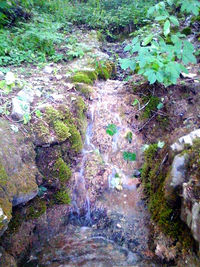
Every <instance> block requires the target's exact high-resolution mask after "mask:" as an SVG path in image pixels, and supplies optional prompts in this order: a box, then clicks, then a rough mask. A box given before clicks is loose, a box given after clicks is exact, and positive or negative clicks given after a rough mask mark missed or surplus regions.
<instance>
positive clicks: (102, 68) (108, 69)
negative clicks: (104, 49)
mask: <svg viewBox="0 0 200 267" xmlns="http://www.w3.org/2000/svg"><path fill="white" fill-rule="evenodd" d="M96 72H97V74H98V77H99V79H103V80H107V79H109V78H110V77H111V75H112V74H115V72H116V70H115V65H114V64H113V63H112V62H109V61H100V62H98V63H97V66H96Z"/></svg>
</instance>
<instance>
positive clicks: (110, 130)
mask: <svg viewBox="0 0 200 267" xmlns="http://www.w3.org/2000/svg"><path fill="white" fill-rule="evenodd" d="M106 133H107V134H109V135H110V136H113V135H114V134H116V133H117V126H116V125H115V124H109V125H108V126H107V127H106Z"/></svg>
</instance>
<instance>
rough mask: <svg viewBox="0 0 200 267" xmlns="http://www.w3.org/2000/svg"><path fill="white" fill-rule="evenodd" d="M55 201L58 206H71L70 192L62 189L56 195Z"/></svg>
mask: <svg viewBox="0 0 200 267" xmlns="http://www.w3.org/2000/svg"><path fill="white" fill-rule="evenodd" d="M54 199H55V202H56V203H57V204H70V203H71V199H70V196H69V192H68V191H67V190H66V189H61V190H59V191H57V192H56V193H55V195H54Z"/></svg>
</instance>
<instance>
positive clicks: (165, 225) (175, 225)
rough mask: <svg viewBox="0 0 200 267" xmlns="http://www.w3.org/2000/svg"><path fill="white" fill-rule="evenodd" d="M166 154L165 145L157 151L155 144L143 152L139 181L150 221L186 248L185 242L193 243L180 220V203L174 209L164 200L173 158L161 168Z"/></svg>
mask: <svg viewBox="0 0 200 267" xmlns="http://www.w3.org/2000/svg"><path fill="white" fill-rule="evenodd" d="M168 154H169V148H168V146H167V145H165V147H164V148H162V149H159V148H158V146H157V144H151V145H150V146H149V148H148V149H147V150H145V152H144V157H145V162H144V165H143V167H142V176H141V179H142V182H143V185H144V191H145V194H146V195H147V197H148V208H149V210H150V213H151V217H152V219H153V220H154V221H155V222H156V223H157V224H158V225H159V227H160V229H161V230H162V231H163V232H164V233H165V234H167V235H169V236H170V237H172V238H174V239H175V240H178V241H179V242H181V243H182V245H184V246H186V243H187V242H186V240H190V242H191V244H192V242H193V241H192V237H191V234H190V232H189V230H188V228H187V227H186V226H185V224H184V223H183V222H182V221H181V219H180V209H181V207H180V202H176V207H175V208H174V207H173V206H172V205H171V203H169V202H168V201H167V200H166V198H165V190H164V188H165V181H166V179H167V176H168V173H169V171H170V166H171V164H172V161H173V157H171V156H169V158H168V161H167V164H166V163H165V165H164V166H163V158H165V156H166V155H168ZM175 201H177V200H175ZM187 245H188V243H187Z"/></svg>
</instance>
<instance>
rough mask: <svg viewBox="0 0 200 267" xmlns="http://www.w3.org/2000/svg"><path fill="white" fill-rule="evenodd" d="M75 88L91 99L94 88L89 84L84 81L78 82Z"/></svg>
mask: <svg viewBox="0 0 200 267" xmlns="http://www.w3.org/2000/svg"><path fill="white" fill-rule="evenodd" d="M75 88H76V90H77V91H79V92H80V93H81V94H82V95H83V96H84V97H85V98H86V99H89V98H90V96H91V94H92V92H93V89H92V87H91V86H88V85H86V84H84V83H76V84H75Z"/></svg>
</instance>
